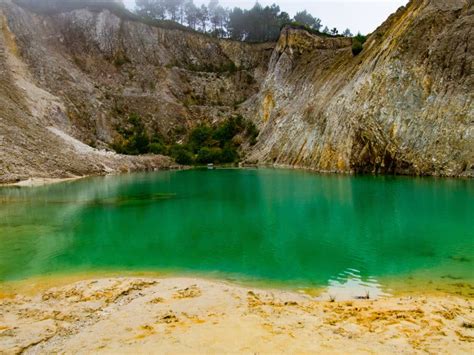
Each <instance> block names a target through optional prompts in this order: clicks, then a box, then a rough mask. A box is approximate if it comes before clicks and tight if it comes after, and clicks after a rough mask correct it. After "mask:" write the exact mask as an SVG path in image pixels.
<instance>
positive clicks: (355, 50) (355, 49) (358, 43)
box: [352, 33, 367, 56]
mask: <svg viewBox="0 0 474 355" xmlns="http://www.w3.org/2000/svg"><path fill="white" fill-rule="evenodd" d="M365 41H367V36H364V35H361V34H360V33H358V34H357V36H354V37H353V38H352V54H353V55H354V56H356V55H358V54H359V53H360V52H362V50H363V49H364V43H365Z"/></svg>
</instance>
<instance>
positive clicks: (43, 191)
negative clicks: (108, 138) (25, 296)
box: [0, 169, 474, 295]
mask: <svg viewBox="0 0 474 355" xmlns="http://www.w3.org/2000/svg"><path fill="white" fill-rule="evenodd" d="M473 217H474V182H473V181H471V180H454V179H453V180H451V179H434V178H408V177H375V176H336V175H318V174H314V173H310V172H304V171H294V170H275V169H222V170H220V169H217V170H204V169H201V170H199V169H195V170H186V171H166V172H156V173H146V174H130V175H123V176H111V177H98V178H88V179H83V180H78V181H74V182H64V183H59V184H54V185H47V186H41V187H34V188H18V187H4V188H0V281H3V282H5V281H14V280H24V279H28V278H30V277H37V276H41V277H43V276H54V275H59V274H61V275H64V274H70V273H71V274H72V273H83V272H86V273H87V272H102V271H103V272H104V273H105V272H108V271H115V272H122V271H123V272H125V271H127V272H133V271H150V272H164V273H169V274H172V275H200V276H203V277H218V278H227V279H230V280H236V281H238V282H243V283H245V282H251V283H268V284H277V285H281V286H282V287H295V288H315V289H317V288H324V287H333V288H334V287H335V288H338V287H340V288H344V287H346V286H348V287H352V286H354V287H364V288H370V289H371V290H375V291H374V292H378V293H380V294H383V293H384V292H390V290H391V289H392V288H393V287H398V288H402V289H403V287H407V288H408V285H412V286H418V287H425V286H424V285H431V287H432V288H434V289H435V288H437V287H441V286H440V285H450V284H453V285H456V284H457V285H458V286H459V285H461V286H459V287H467V291H466V290H464V291H465V292H468V293H469V292H470V294H471V295H473V294H474V293H473V292H474V290H473V289H474V282H473V281H474V275H473V272H474V227H473V221H474V218H473ZM396 285H398V286H396ZM426 287H428V286H426ZM443 287H444V286H443ZM469 290H471V291H469Z"/></svg>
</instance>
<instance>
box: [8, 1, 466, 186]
mask: <svg viewBox="0 0 474 355" xmlns="http://www.w3.org/2000/svg"><path fill="white" fill-rule="evenodd" d="M473 23H474V9H473V4H472V1H471V0H450V1H440V0H431V1H429V0H413V1H411V2H410V3H409V5H408V6H407V7H406V8H402V9H400V10H399V11H398V12H397V13H396V14H394V15H392V16H391V17H390V18H389V19H388V20H387V21H386V22H385V23H384V24H383V25H382V26H381V27H380V28H379V29H377V31H375V32H374V33H373V34H372V35H371V36H370V37H369V39H368V41H367V42H366V44H365V46H364V50H363V51H362V53H361V54H359V55H358V56H353V55H352V52H351V40H350V39H346V38H325V37H319V36H316V35H313V34H310V33H308V32H306V31H304V30H299V29H293V28H290V27H288V28H285V29H284V30H283V31H282V34H281V37H280V40H279V41H278V43H276V44H272V43H264V44H248V43H241V42H233V41H228V40H218V39H214V38H211V37H208V36H205V35H202V34H198V33H193V32H189V31H180V30H176V29H164V28H159V27H156V26H151V25H149V24H145V23H142V22H140V21H133V20H130V19H128V18H123V17H122V16H120V14H117V13H114V12H113V11H110V10H107V9H103V10H100V11H98V10H90V9H77V10H73V11H67V12H51V13H42V14H39V13H35V12H33V11H31V10H28V9H26V8H22V7H20V6H17V5H16V4H15V3H13V2H12V1H10V0H0V29H1V32H0V64H1V69H0V101H1V105H0V181H1V182H6V181H14V180H18V179H24V178H27V177H31V176H42V177H46V176H51V177H68V176H78V175H85V174H91V173H107V172H113V171H129V170H136V169H152V168H156V167H160V166H163V165H164V166H167V165H169V164H171V162H170V161H169V160H167V159H166V158H164V157H156V156H155V157H154V156H147V157H126V156H121V155H118V154H115V153H113V152H110V151H106V150H105V149H107V150H109V147H110V143H111V142H112V141H113V140H114V137H115V136H116V135H117V129H118V127H120V126H121V125H122V124H124V122H125V120H126V118H127V117H128V115H129V114H130V113H138V114H139V115H140V116H141V117H142V119H143V121H144V123H145V126H146V128H147V130H148V131H149V132H150V133H151V134H155V133H159V134H160V135H163V136H166V137H167V138H168V139H170V140H172V141H176V142H179V141H181V140H182V139H183V138H184V137H185V136H186V133H187V132H188V131H189V129H190V128H192V127H194V126H196V125H197V124H198V123H200V122H217V121H219V120H222V119H224V118H226V117H228V116H229V115H232V114H235V113H240V114H243V115H244V116H246V117H247V118H249V119H252V120H254V122H255V123H256V124H257V125H258V126H259V127H260V129H261V134H260V136H259V138H258V143H257V145H256V146H255V147H254V148H253V149H251V150H249V151H248V152H247V153H248V154H247V158H246V161H247V162H249V163H257V164H275V165H280V166H281V165H283V166H287V165H288V166H295V167H304V168H311V169H315V170H318V171H331V172H377V173H400V174H427V175H443V176H473V175H474V104H473V99H474V98H473V91H474V89H473V88H474V74H473V64H472V63H473V57H474V46H472V45H471V43H472V42H473V31H474V29H473Z"/></svg>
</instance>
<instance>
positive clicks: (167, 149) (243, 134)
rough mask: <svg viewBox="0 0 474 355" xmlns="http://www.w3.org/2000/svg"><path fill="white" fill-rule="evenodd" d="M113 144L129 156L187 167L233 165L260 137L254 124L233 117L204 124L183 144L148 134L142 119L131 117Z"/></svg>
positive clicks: (114, 147) (191, 133)
mask: <svg viewBox="0 0 474 355" xmlns="http://www.w3.org/2000/svg"><path fill="white" fill-rule="evenodd" d="M117 131H118V132H119V136H118V137H117V138H116V139H115V141H114V143H113V144H112V147H113V149H115V150H116V151H117V152H118V153H121V154H127V155H139V154H147V153H153V154H164V155H169V156H172V157H173V158H174V159H175V160H176V162H177V163H179V164H185V165H193V164H195V165H199V164H208V163H214V164H231V163H235V162H237V161H238V160H239V157H240V154H239V150H240V148H241V146H242V145H243V144H244V143H247V144H249V145H254V144H255V143H256V139H257V136H258V130H257V128H256V127H255V125H254V124H253V123H252V122H250V121H248V120H245V119H244V118H243V117H242V116H239V115H238V116H233V117H230V118H228V119H226V120H225V121H224V122H221V123H219V124H216V125H208V124H201V125H199V126H197V127H196V128H194V129H193V130H192V131H191V132H190V133H189V135H188V136H187V138H186V141H185V142H184V143H182V144H178V143H175V142H172V140H171V139H170V138H169V137H168V138H166V137H164V136H163V135H162V134H160V133H158V132H155V133H153V134H152V135H149V134H148V133H147V131H146V128H145V125H144V124H143V122H142V120H141V118H140V116H138V115H137V114H132V115H130V117H129V118H128V124H127V125H126V126H125V127H118V128H117Z"/></svg>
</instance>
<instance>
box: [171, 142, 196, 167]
mask: <svg viewBox="0 0 474 355" xmlns="http://www.w3.org/2000/svg"><path fill="white" fill-rule="evenodd" d="M170 153H171V154H170V155H171V157H172V158H173V159H174V160H176V162H177V163H178V164H182V165H191V164H193V163H194V156H193V153H191V152H190V151H189V150H188V148H187V147H186V146H183V145H180V144H175V145H173V146H172V147H171V148H170Z"/></svg>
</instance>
